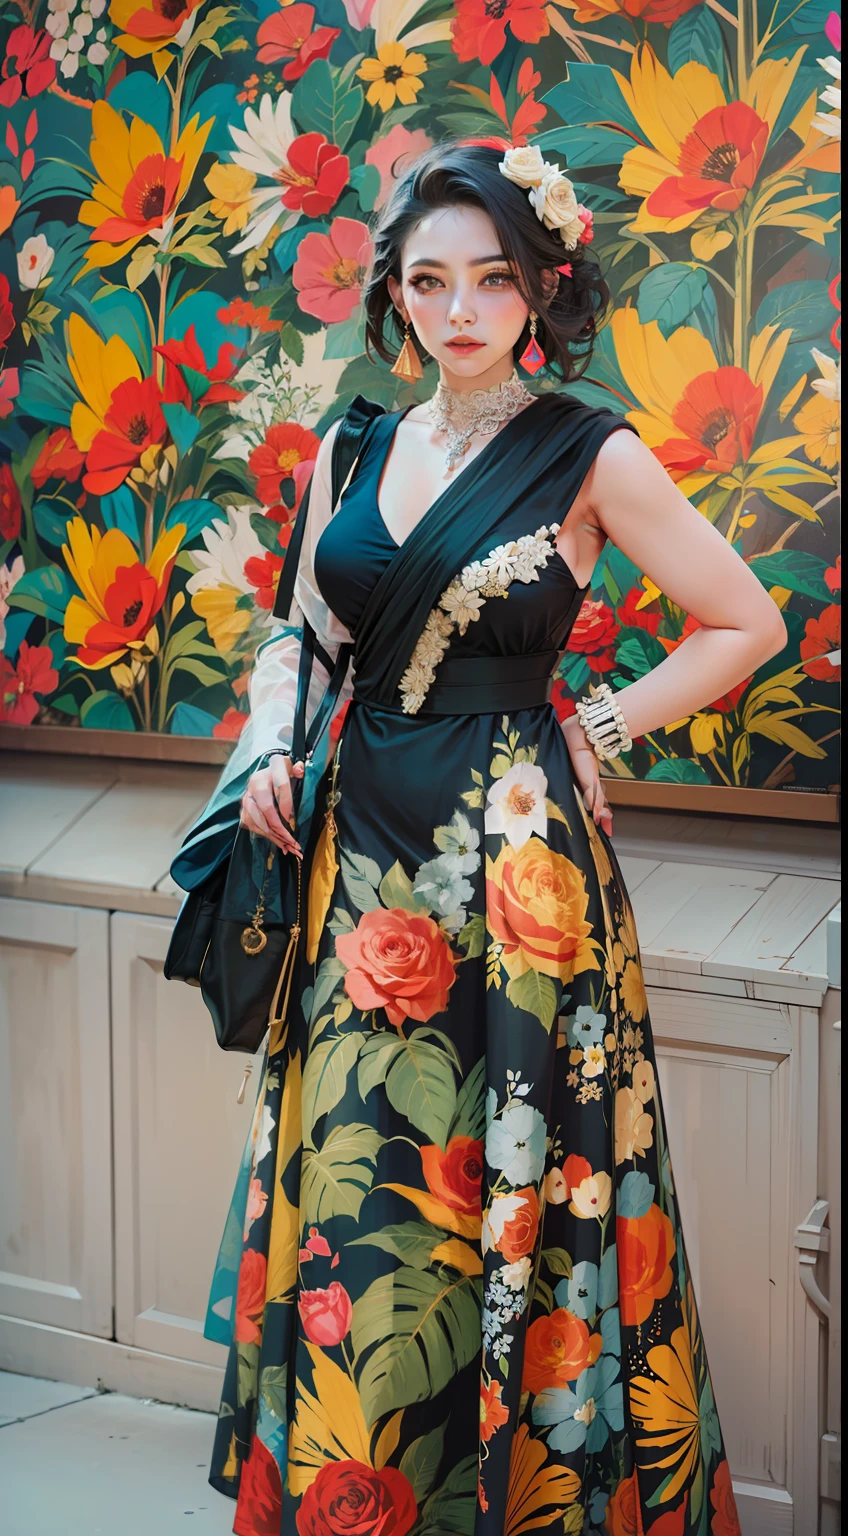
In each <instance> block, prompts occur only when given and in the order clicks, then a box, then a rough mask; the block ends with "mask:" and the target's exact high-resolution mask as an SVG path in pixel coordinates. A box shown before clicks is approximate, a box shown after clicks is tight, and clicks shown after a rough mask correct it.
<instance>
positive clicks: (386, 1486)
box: [263, 1461, 418, 1536]
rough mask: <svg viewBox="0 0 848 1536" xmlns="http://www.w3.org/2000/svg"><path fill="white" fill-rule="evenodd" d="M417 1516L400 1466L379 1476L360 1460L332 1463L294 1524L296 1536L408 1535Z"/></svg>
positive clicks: (312, 1488)
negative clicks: (399, 1468)
mask: <svg viewBox="0 0 848 1536" xmlns="http://www.w3.org/2000/svg"><path fill="white" fill-rule="evenodd" d="M417 1515H418V1506H417V1504H416V1502H415V1495H414V1494H413V1492H412V1485H411V1483H410V1481H409V1478H407V1477H404V1475H403V1473H402V1472H400V1471H398V1469H397V1468H396V1467H383V1469H382V1471H380V1472H375V1471H374V1469H373V1467H366V1465H365V1463H364V1462H361V1461H329V1462H327V1464H326V1466H323V1467H322V1468H321V1471H320V1472H319V1473H318V1476H317V1477H316V1479H315V1481H314V1483H312V1484H311V1485H310V1486H309V1487H308V1488H307V1490H306V1492H305V1494H304V1495H303V1498H302V1500H301V1504H300V1508H299V1510H298V1512H297V1514H296V1516H295V1524H296V1526H297V1530H298V1536H377V1533H378V1532H379V1536H406V1533H407V1531H409V1530H410V1529H411V1527H412V1526H413V1525H414V1524H415V1521H416V1518H417ZM263 1536H264V1533H263ZM274 1536H276V1532H275V1533H274Z"/></svg>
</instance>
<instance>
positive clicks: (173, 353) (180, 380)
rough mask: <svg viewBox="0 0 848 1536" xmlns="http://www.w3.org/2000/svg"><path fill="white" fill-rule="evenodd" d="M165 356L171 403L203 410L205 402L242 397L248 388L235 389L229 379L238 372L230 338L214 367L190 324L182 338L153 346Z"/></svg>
mask: <svg viewBox="0 0 848 1536" xmlns="http://www.w3.org/2000/svg"><path fill="white" fill-rule="evenodd" d="M153 350H154V351H155V352H158V353H159V356H160V357H163V358H164V359H165V389H164V393H163V396H162V398H163V399H164V400H166V401H168V403H169V404H170V403H171V402H178V403H179V404H180V405H184V406H186V407H187V408H188V409H189V410H190V409H191V408H192V407H193V406H195V405H196V406H197V407H199V409H200V410H203V407H204V406H205V405H220V404H221V403H222V402H224V401H228V400H243V399H244V395H245V391H244V390H243V389H236V388H235V387H234V386H233V385H232V384H231V383H230V379H231V378H232V377H233V374H234V373H235V371H236V364H235V362H234V361H233V353H234V351H235V348H234V346H233V344H232V342H231V341H228V342H225V343H224V345H223V346H221V347H219V348H218V360H217V362H216V364H215V366H214V368H209V367H208V366H207V362H206V357H205V354H204V352H203V349H202V347H201V345H200V342H199V341H198V339H197V332H196V329H195V327H194V326H193V325H190V326H189V328H188V330H187V331H186V333H185V336H184V337H183V339H182V341H176V340H171V341H166V342H165V344H164V346H161V347H154V349H153Z"/></svg>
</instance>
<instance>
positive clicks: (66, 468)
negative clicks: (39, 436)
mask: <svg viewBox="0 0 848 1536" xmlns="http://www.w3.org/2000/svg"><path fill="white" fill-rule="evenodd" d="M84 463H85V454H84V453H81V452H80V450H79V448H78V447H77V445H76V443H75V442H74V439H73V437H72V436H71V432H70V429H69V428H68V427H57V428H56V431H55V432H51V433H50V436H49V437H48V439H47V442H46V443H45V444H44V447H43V448H42V450H41V452H40V454H39V455H38V458H37V459H36V461H35V463H34V464H33V466H32V469H31V470H30V479H31V481H32V483H33V485H34V486H35V488H36V490H39V491H40V490H41V487H42V486H43V485H46V484H47V481H48V480H78V479H79V477H80V475H81V474H82V468H83V465H84Z"/></svg>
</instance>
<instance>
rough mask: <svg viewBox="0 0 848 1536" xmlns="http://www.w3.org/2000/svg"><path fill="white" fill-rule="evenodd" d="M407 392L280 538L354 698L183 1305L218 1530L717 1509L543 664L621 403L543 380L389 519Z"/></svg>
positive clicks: (717, 1517)
mask: <svg viewBox="0 0 848 1536" xmlns="http://www.w3.org/2000/svg"><path fill="white" fill-rule="evenodd" d="M401 414H402V413H397V412H395V413H390V414H380V415H379V416H378V417H376V418H375V420H374V422H373V424H372V430H371V431H370V432H369V434H368V437H367V441H366V446H365V448H364V450H363V452H362V454H361V457H360V460H359V463H358V466H357V473H356V475H355V477H354V478H353V480H352V481H351V483H350V485H349V487H348V488H347V490H346V492H345V494H344V495H343V497H342V499H341V502H340V505H339V507H338V510H337V511H336V513H335V515H334V516H333V517H332V519H330V518H329V517H325V518H324V527H323V529H320V526H319V525H320V517H319V515H318V514H317V513H316V507H315V505H313V508H312V510H311V512H310V514H309V515H310V518H311V519H312V520H313V526H312V530H311V542H310V537H309V536H308V537H307V541H306V545H305V552H304V554H303V555H302V557H301V561H302V570H301V569H300V568H299V574H298V586H297V588H296V595H297V594H299V601H300V602H301V605H302V606H305V604H306V601H307V596H305V595H304V594H309V593H312V595H314V594H316V593H317V594H319V595H320V597H321V599H322V600H323V602H324V603H325V604H326V605H327V610H328V612H329V613H330V614H331V615H332V619H333V623H334V624H335V625H336V634H335V637H336V639H338V637H339V636H340V635H342V634H347V635H348V636H349V637H350V638H352V640H353V641H354V643H355V647H356V649H355V652H354V658H353V659H354V672H353V677H354V683H353V699H352V702H351V703H350V706H349V709H348V712H347V715H346V718H345V720H344V725H343V728H342V732H341V735H340V738H339V740H338V744H337V746H336V748H335V751H334V752H333V754H332V758H331V760H330V761H329V762H328V763H327V766H326V769H323V768H322V770H321V772H322V774H323V776H322V777H321V781H320V784H319V786H318V792H317V795H316V798H315V814H314V817H313V821H312V828H311V832H310V835H309V840H308V843H307V846H306V848H305V857H304V861H303V879H304V886H305V887H306V886H307V884H308V920H307V924H306V936H305V945H304V947H303V948H302V950H301V952H300V957H299V961H298V967H297V970H296V973H295V977H294V982H293V986H292V991H291V1000H290V1004H289V1009H288V1018H287V1022H286V1024H285V1026H284V1027H283V1028H281V1029H279V1030H278V1031H277V1032H276V1035H272V1036H271V1037H270V1038H269V1040H268V1046H267V1052H266V1055H265V1060H264V1065H263V1070H262V1073H261V1079H260V1085H259V1092H258V1098H257V1103H256V1109H255V1114H254V1117H253V1123H252V1127H251V1131H250V1135H249V1137H248V1142H247V1146H246V1150H245V1157H244V1161H243V1165H242V1169H241V1174H240V1177H239V1180H238V1183H237V1186H236V1191H235V1195H234V1198H233V1203H232V1206H231V1209H230V1216H229V1219H228V1223H227V1228H226V1231H225V1234H224V1240H223V1243H222V1247H221V1254H220V1257H219V1266H218V1269H217V1271H216V1275H215V1280H214V1282H213V1288H212V1295H211V1298H210V1312H209V1318H208V1322H207V1334H208V1336H209V1337H212V1338H217V1339H221V1340H226V1341H227V1342H228V1343H229V1346H230V1347H229V1354H228V1362H227V1368H226V1375H225V1384H224V1389H223V1395H222V1400H221V1407H220V1413H219V1418H218V1426H217V1433H216V1438H215V1445H214V1452H213V1457H212V1467H211V1473H210V1481H211V1482H212V1484H213V1486H214V1487H215V1488H217V1489H219V1490H220V1491H221V1492H223V1493H226V1494H229V1495H230V1496H232V1497H233V1498H234V1499H235V1500H236V1501H237V1502H236V1505H235V1518H234V1525H233V1530H234V1531H235V1532H237V1533H238V1536H278V1533H285V1536H351V1533H354V1536H447V1533H454V1532H455V1533H458V1536H460V1533H461V1536H531V1533H536V1532H541V1531H546V1532H549V1533H553V1536H560V1533H565V1532H587V1533H589V1532H593V1533H601V1532H605V1533H612V1536H637V1533H640V1536H641V1533H643V1532H650V1533H653V1536H696V1533H697V1536H736V1533H738V1530H739V1527H738V1521H737V1516H736V1511H735V1506H734V1501H733V1493H732V1489H731V1483H730V1474H729V1471H728V1464H727V1460H726V1457H725V1453H724V1449H723V1444H722V1436H721V1431H720V1427H719V1422H718V1417H717V1414H716V1409H715V1404H714V1399H713V1393H712V1387H711V1383H710V1376H709V1371H708V1367H707V1360H706V1356H705V1352H704V1345H703V1340H702V1337H701V1331H700V1327H699V1323H698V1316H697V1311H696V1306H695V1301H694V1298H693V1294H692V1287H691V1283H690V1280H689V1276H688V1271H687V1261H686V1254H685V1248H684V1243H683V1236H682V1233H681V1226H680V1217H679V1212H678V1207H677V1201H676V1197H675V1185H674V1179H673V1175H672V1169H671V1163H670V1161H669V1155H668V1148H667V1145H666V1135H665V1127H664V1121H663V1113H662V1107H661V1101H660V1093H659V1086H658V1083H657V1078H656V1069H655V1061H654V1052H653V1046H652V1041H651V1029H650V1022H649V1017H648V1006H647V1000H646V995H645V986H644V981H643V976H642V969H641V964H640V956H639V946H638V942H637V935H636V930H635V926H634V920H633V912H632V909H631V905H630V901H629V899H628V896H627V892H626V890H625V887H624V885H623V882H622V878H621V873H620V870H619V867H618V863H617V861H616V857H615V854H614V852H613V849H612V845H611V843H610V840H609V838H608V837H607V835H606V834H605V833H604V832H603V831H602V830H599V829H598V828H597V827H596V826H595V825H594V823H593V821H592V819H591V818H590V817H589V816H587V814H586V812H585V811H584V809H583V805H582V800H581V797H580V795H579V793H576V792H575V780H574V776H573V771H572V768H571V763H570V758H569V754H568V751H567V748H566V745H565V741H564V738H563V736H562V732H561V730H560V727H559V724H558V721H557V718H556V715H555V713H554V710H553V708H552V706H551V704H550V702H549V701H548V695H549V685H548V687H547V690H546V686H545V683H546V679H547V678H548V677H549V675H550V673H551V672H552V670H553V668H554V666H555V665H556V661H557V657H558V654H559V653H560V652H561V651H562V650H563V649H564V647H565V644H566V641H567V638H568V634H569V631H570V629H571V626H572V624H573V623H574V620H575V618H576V616H577V613H578V611H579V608H580V605H581V602H582V599H583V596H584V592H585V589H580V588H578V587H577V585H576V583H575V581H574V578H573V576H572V574H571V572H570V571H569V569H568V567H567V566H566V564H565V562H564V561H563V559H562V557H561V556H560V555H559V553H558V551H557V550H556V548H555V545H554V539H555V535H556V531H557V529H558V527H559V525H560V523H561V522H562V520H563V519H564V517H565V515H566V512H567V510H568V507H569V505H570V504H571V502H572V501H573V499H574V496H575V494H576V492H577V490H578V488H579V485H580V483H581V481H582V480H583V478H584V476H585V474H586V471H587V470H588V468H589V466H590V464H591V462H592V459H593V458H594V456H595V454H596V453H597V450H598V448H599V446H600V443H601V442H602V441H603V439H604V437H605V436H606V435H607V434H608V433H609V432H610V431H612V430H616V429H617V428H621V427H623V426H626V425H627V424H626V423H624V422H623V421H622V420H621V418H619V417H617V416H615V415H614V414H613V413H612V412H607V411H598V410H594V409H590V408H588V407H586V406H583V405H582V404H580V403H579V402H578V401H576V400H575V399H572V398H571V397H569V396H568V395H566V394H562V395H556V396H553V397H551V396H547V397H541V398H540V399H539V400H537V401H536V402H534V404H533V405H532V406H530V407H529V409H528V410H527V411H526V412H524V413H523V414H522V416H521V417H519V418H516V419H514V420H513V421H511V422H510V423H508V424H507V426H506V427H504V428H503V429H502V430H501V432H499V433H498V435H497V436H496V437H495V438H493V439H492V440H491V441H489V442H488V443H487V444H486V446H485V447H484V448H483V450H482V451H481V452H480V453H479V454H478V455H477V456H476V457H475V458H474V459H473V460H472V461H471V462H470V463H469V464H468V465H467V466H466V467H465V468H464V469H462V470H460V471H459V473H458V474H457V475H456V477H455V479H454V481H453V482H452V484H451V485H450V487H449V488H448V490H446V491H445V492H444V493H443V494H442V495H441V496H440V497H439V498H438V500H437V501H436V502H435V503H434V505H433V506H432V507H431V508H430V510H429V511H428V513H427V514H426V515H425V517H424V519H423V520H422V522H421V523H420V524H419V525H418V527H417V528H416V529H415V530H413V533H412V534H411V535H410V536H409V538H408V539H406V540H405V541H404V543H403V545H401V546H398V545H397V544H396V542H395V541H394V540H393V539H392V537H391V536H390V534H389V532H388V529H387V527H386V525H385V523H384V522H383V519H382V517H381V514H380V511H379V505H378V491H379V483H380V477H381V472H382V468H383V465H384V464H385V461H386V458H387V456H388V454H389V452H390V451H391V447H392V439H393V436H394V433H395V430H396V427H397V424H398V421H399V420H400V417H401ZM317 478H318V477H317V476H316V479H317ZM316 496H317V491H316V488H315V487H313V500H314V499H315V497H316ZM316 505H317V503H316ZM319 531H320V537H319V536H318V533H319ZM327 638H328V636H327V635H326V634H325V635H324V639H327ZM329 638H330V639H332V638H333V636H332V634H331V635H330V636H329ZM294 643H295V642H294V638H293V631H292V630H291V628H288V629H286V628H284V630H283V631H282V632H281V634H280V637H279V638H278V639H275V640H273V641H271V642H269V646H268V649H269V654H270V655H271V661H270V662H269V665H270V666H271V667H273V665H275V664H276V662H275V660H274V657H275V655H276V652H275V647H278V648H279V647H282V650H283V651H285V650H286V648H287V647H288V648H289V649H291V648H292V647H293V646H294ZM261 655H262V653H261V649H260V661H259V663H258V666H257V675H259V674H261V672H262V659H261ZM349 691H350V685H348V692H349ZM280 697H282V696H280ZM257 699H259V695H258V693H257ZM527 700H530V701H531V702H529V703H528V702H526V701H527ZM533 700H535V702H532V701H533ZM269 707H270V706H269V705H268V704H267V703H266V704H264V705H263V704H262V702H261V700H259V702H258V704H257V708H258V710H259V712H260V714H261V711H262V709H263V708H265V709H266V711H267V709H268V708H269ZM280 709H282V703H279V704H278V712H279V710H280Z"/></svg>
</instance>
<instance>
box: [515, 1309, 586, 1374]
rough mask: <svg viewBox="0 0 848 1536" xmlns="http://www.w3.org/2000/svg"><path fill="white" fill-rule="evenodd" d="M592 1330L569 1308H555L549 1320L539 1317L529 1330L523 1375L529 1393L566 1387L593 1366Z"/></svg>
mask: <svg viewBox="0 0 848 1536" xmlns="http://www.w3.org/2000/svg"><path fill="white" fill-rule="evenodd" d="M591 1353H592V1351H591V1348H590V1344H589V1329H588V1328H587V1326H586V1324H585V1323H584V1322H583V1319H582V1318H580V1317H575V1316H574V1313H573V1312H569V1311H568V1309H567V1308H566V1307H556V1308H555V1309H554V1311H553V1312H552V1313H551V1314H550V1316H549V1317H537V1318H536V1321H535V1322H534V1323H531V1324H530V1327H529V1328H528V1330H527V1343H526V1346H525V1350H524V1375H523V1377H522V1381H521V1385H522V1387H526V1388H527V1390H528V1391H530V1392H533V1393H534V1394H535V1393H537V1392H542V1391H544V1389H545V1388H546V1387H567V1386H569V1385H570V1383H572V1382H575V1381H576V1380H577V1378H578V1376H579V1375H580V1372H581V1371H585V1369H586V1367H587V1365H589V1364H590V1357H591Z"/></svg>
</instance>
